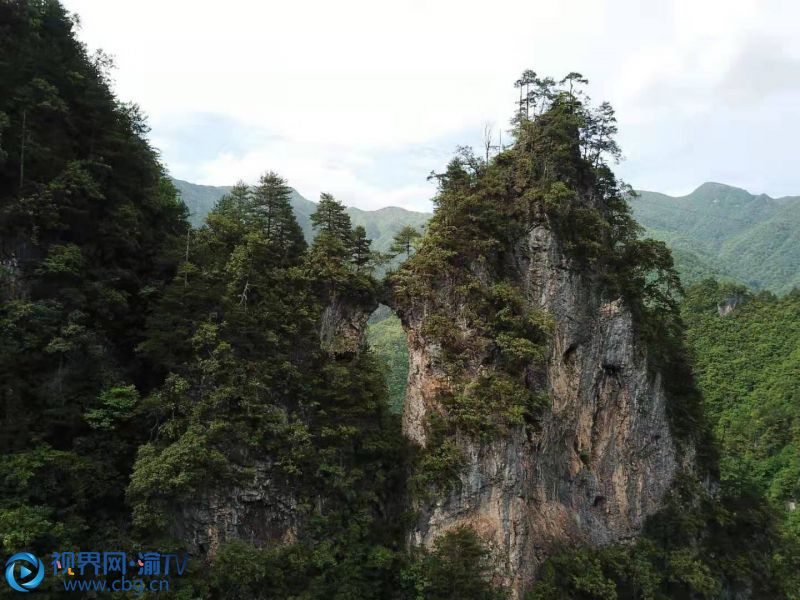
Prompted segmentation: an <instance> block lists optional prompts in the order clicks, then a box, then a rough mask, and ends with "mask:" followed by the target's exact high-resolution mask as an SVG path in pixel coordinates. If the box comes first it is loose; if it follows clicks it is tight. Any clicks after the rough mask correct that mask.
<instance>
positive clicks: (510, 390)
mask: <svg viewBox="0 0 800 600" xmlns="http://www.w3.org/2000/svg"><path fill="white" fill-rule="evenodd" d="M75 29H76V23H75V20H74V18H73V17H71V16H70V15H69V14H67V13H66V12H65V10H64V8H63V7H62V6H61V5H60V4H59V2H58V1H57V0H14V1H6V2H0V134H1V135H2V137H0V260H2V263H1V267H0V397H2V406H1V407H0V411H2V412H0V448H2V454H1V455H0V553H2V556H3V559H4V560H5V559H6V558H5V557H7V556H11V555H13V554H15V553H17V552H20V551H25V552H32V553H34V554H36V555H37V556H39V557H41V558H42V559H45V558H46V559H47V561H46V562H48V563H49V562H50V560H49V558H50V556H51V555H52V554H53V553H54V552H70V551H74V552H90V553H103V552H106V551H111V552H115V551H124V552H127V553H130V555H131V556H133V555H135V553H137V552H160V553H171V552H178V553H183V552H188V553H189V555H190V558H189V563H188V570H187V571H186V572H185V573H184V574H183V575H182V576H181V577H178V576H173V577H172V579H171V580H170V583H171V584H172V586H171V588H170V591H169V594H165V597H176V598H234V599H236V598H240V599H248V600H250V599H255V598H269V599H287V598H296V599H300V598H302V599H304V600H315V599H319V600H322V599H326V600H327V599H329V598H340V599H351V598H352V599H365V600H369V599H376V600H377V599H394V600H428V599H429V600H456V599H458V600H473V599H474V600H494V599H497V600H500V599H502V598H513V599H514V600H522V599H523V598H524V599H525V600H528V599H530V598H535V599H542V600H544V599H553V600H555V599H559V600H560V599H563V598H575V599H585V598H605V599H609V600H610V599H614V598H686V599H689V598H692V599H693V598H748V597H752V598H797V597H798V593H797V590H798V589H800V584H799V583H798V575H797V574H798V572H800V547H798V544H797V541H798V540H797V525H796V517H795V516H794V514H793V513H792V514H789V513H790V512H791V511H789V512H787V511H788V510H789V507H790V506H791V503H792V502H793V501H795V500H796V497H797V495H798V493H800V490H798V487H797V477H798V469H800V463H798V460H797V437H798V436H797V431H796V429H797V428H796V426H795V425H796V424H795V421H796V418H797V411H796V408H797V401H798V399H797V397H796V390H797V387H796V382H797V380H798V373H797V372H796V371H797V369H796V367H797V358H798V357H797V356H796V354H797V352H796V343H797V335H796V334H797V332H798V331H799V330H798V327H797V322H798V314H797V294H796V293H794V294H789V295H787V296H786V297H785V298H783V299H777V298H776V297H773V296H770V295H768V294H758V295H753V294H751V293H749V292H747V291H746V290H743V289H739V288H732V287H725V286H720V285H719V284H717V283H714V282H706V283H704V284H702V286H700V287H698V288H692V289H691V290H690V291H689V293H688V295H687V300H686V302H685V303H684V305H683V309H682V312H681V304H680V297H679V290H680V285H679V280H678V276H677V274H676V272H675V270H674V268H673V262H672V258H671V254H670V252H669V250H668V248H667V247H666V245H665V244H664V243H662V242H659V241H656V240H652V239H646V238H642V237H640V235H639V227H638V226H637V224H636V222H635V221H634V219H633V218H632V215H631V212H630V208H629V206H628V204H627V202H626V190H625V189H624V187H623V186H622V185H621V184H620V183H619V182H618V181H617V179H616V178H615V176H614V174H613V172H612V171H611V169H610V167H609V164H608V163H609V162H610V160H609V159H612V158H615V157H618V156H619V148H618V147H617V145H616V143H615V142H614V134H615V133H616V125H615V117H614V112H613V109H612V108H611V107H610V106H609V105H608V104H605V103H604V104H601V105H599V106H593V105H591V104H590V103H589V102H588V99H587V97H586V96H585V94H584V93H583V91H582V90H583V87H584V85H585V84H586V83H587V82H586V80H585V79H584V78H583V77H582V76H581V75H580V74H577V73H570V74H568V75H567V76H566V77H564V78H563V79H562V80H561V81H560V82H556V81H555V80H554V79H552V78H549V77H546V78H540V77H538V76H537V75H536V73H533V72H532V71H526V72H525V73H523V75H522V77H521V78H520V79H519V80H518V81H517V82H516V87H517V88H518V92H519V96H520V101H519V104H518V106H517V110H516V114H515V118H514V130H515V136H514V138H515V140H516V142H515V143H514V145H513V146H510V147H505V148H503V149H502V151H500V152H498V153H496V154H494V155H492V156H487V157H485V158H481V157H477V156H475V155H474V154H472V153H471V152H469V151H468V150H461V151H459V152H458V154H457V155H456V156H455V157H454V159H453V160H452V161H451V162H450V163H449V164H448V165H446V166H445V168H444V170H443V172H441V173H438V174H435V175H434V176H435V178H436V180H437V182H438V184H439V186H438V193H437V195H436V196H435V198H434V204H435V207H436V210H435V213H434V214H433V216H430V215H425V214H421V213H409V212H408V211H402V210H400V209H384V210H382V211H357V210H354V209H350V210H347V209H345V207H344V206H343V205H342V203H340V202H339V201H338V200H337V199H335V198H334V197H333V196H331V195H330V194H322V195H321V197H320V199H319V202H316V203H314V202H309V201H307V200H305V199H302V197H300V196H299V195H298V194H297V193H296V192H295V191H294V190H293V189H292V188H290V187H289V185H288V183H287V182H286V181H285V180H284V179H283V178H282V177H281V176H280V175H279V174H276V173H274V172H271V171H268V170H265V173H264V175H263V176H261V177H260V178H259V180H258V181H257V182H255V183H254V184H253V185H244V184H237V185H235V186H232V187H231V188H226V189H225V190H223V193H222V194H218V190H217V189H216V188H212V189H207V188H197V187H195V186H188V187H187V184H183V183H182V182H175V185H178V186H183V192H182V195H183V198H184V199H185V201H186V203H187V204H189V205H190V207H189V209H187V206H186V204H184V203H183V202H181V200H180V195H179V194H178V191H177V190H176V187H175V185H173V182H172V181H171V180H170V179H169V178H168V177H167V176H166V175H165V172H164V168H163V167H162V165H161V164H160V163H159V161H158V156H157V153H156V152H155V151H154V150H153V149H152V148H151V147H150V146H149V144H148V142H147V136H146V134H147V125H146V123H145V121H144V119H143V118H142V116H141V114H140V113H139V111H138V110H137V109H136V107H135V106H134V105H127V104H123V103H121V102H120V101H119V100H118V99H117V98H116V97H115V96H114V94H113V93H112V91H111V89H110V86H109V81H108V77H107V75H106V67H107V66H108V61H107V59H106V58H105V57H104V56H103V55H102V54H98V55H96V56H93V57H90V56H89V55H87V52H86V49H85V47H84V46H83V45H82V44H81V43H80V42H79V41H78V40H77V39H76V35H75ZM737 202H738V200H737ZM778 204H780V205H781V206H784V207H790V206H793V202H792V201H788V200H787V201H786V202H783V203H778ZM764 210H765V211H766V209H764ZM770 210H772V209H770ZM191 211H195V213H196V214H195V215H194V217H193V223H194V225H195V226H194V227H192V226H191V224H190V222H189V213H190V212H191ZM201 213H202V217H201ZM780 214H781V213H779V212H774V213H773V214H771V216H770V215H766V213H765V215H764V219H763V220H762V221H761V224H767V223H770V222H772V220H773V219H777V218H778V217H779V215H780ZM426 221H428V226H427V227H426V228H425V232H424V234H423V235H422V236H420V235H419V229H421V225H422V224H423V223H424V222H426ZM744 233H745V232H744V230H742V231H738V230H737V233H736V235H739V234H743V235H744ZM698 235H700V234H699V233H698ZM703 235H705V236H707V237H710V238H711V237H713V239H714V240H716V241H715V242H714V243H715V244H719V245H720V247H723V246H724V245H725V243H726V242H725V241H724V240H723V238H725V236H726V235H727V233H725V232H721V231H720V232H715V230H710V231H706V232H705V233H703ZM371 241H374V243H372V242H371ZM378 250H380V252H379V251H378ZM386 252H389V253H391V254H392V255H394V256H395V257H400V258H402V259H403V260H404V262H403V264H402V266H399V267H398V268H395V269H393V270H392V271H390V272H389V273H388V275H387V276H386V277H384V278H382V279H380V278H379V277H378V274H379V273H380V265H382V264H384V262H385V259H386V257H385V256H383V255H384V254H385V253H386ZM380 302H383V303H384V304H386V305H390V306H392V308H393V310H394V311H395V312H396V314H397V315H398V316H396V317H394V319H395V321H394V322H395V323H396V322H397V321H396V319H398V317H399V319H400V320H401V321H402V327H403V328H404V330H405V333H406V334H407V338H408V340H409V341H410V343H409V345H408V348H404V347H402V345H397V344H396V343H395V342H396V339H383V340H381V337H380V336H374V337H373V339H375V340H376V345H378V346H381V344H382V345H383V347H384V351H385V352H393V353H395V354H397V353H401V352H403V351H404V350H405V351H406V353H407V357H408V362H407V363H406V364H410V365H411V367H412V369H411V370H410V373H411V377H410V379H409V382H410V386H409V389H408V390H407V392H406V394H405V402H403V403H402V404H403V409H402V410H403V415H402V421H401V418H400V417H399V416H398V415H397V414H396V412H397V409H399V408H400V406H399V405H400V404H401V402H400V398H399V394H398V392H397V388H398V387H399V386H400V385H402V381H400V380H399V379H398V378H396V377H395V378H394V379H392V378H391V377H390V378H389V379H388V385H389V387H391V390H387V378H386V373H385V370H384V369H383V368H382V366H381V364H380V361H379V360H377V358H376V354H375V352H374V350H373V349H372V348H371V347H370V345H369V343H368V340H367V336H366V328H367V320H368V318H369V316H370V315H371V314H373V313H374V311H375V310H376V308H377V307H378V306H379V303H380ZM720 303H721V304H720ZM382 310H383V311H384V312H386V313H387V314H388V311H389V309H387V308H383V309H382ZM723 315H724V316H723ZM684 321H685V322H686V323H688V324H689V329H688V330H686V329H684V325H683V323H684ZM391 322H392V321H391V320H390V319H384V320H383V321H382V323H391ZM687 341H688V342H689V347H688V349H687V346H686V342H687ZM737 345H740V346H741V348H739V349H737V350H736V351H735V352H734V351H731V347H735V346H737ZM692 361H694V363H695V364H696V365H697V385H696V383H695V376H694V375H693V373H692V372H691V371H690V366H691V364H692ZM398 364H399V363H398ZM389 391H392V392H393V393H394V395H393V396H392V401H393V402H394V403H395V406H394V408H395V411H394V412H392V410H390V404H389V398H390V396H389ZM701 392H702V394H701ZM703 394H704V395H703ZM749 421H753V423H752V424H751V423H750V422H749ZM713 432H716V437H714V436H713V435H712V433H713ZM54 562H55V561H54ZM129 564H130V566H131V570H133V569H135V568H136V567H135V564H136V563H135V562H131V563H129ZM13 568H14V565H11V567H7V572H9V570H10V569H13ZM53 570H55V571H57V572H56V573H53ZM78 570H79V571H80V575H81V576H83V575H84V573H83V570H82V569H78ZM72 571H73V570H72V568H71V567H70V565H60V564H58V563H57V562H55V564H52V565H51V564H48V568H47V575H46V576H45V577H44V579H43V581H42V583H41V585H40V586H39V587H37V589H36V592H37V593H39V595H40V596H41V597H54V598H56V597H61V595H62V594H63V591H64V590H63V585H62V584H63V583H64V582H65V581H72V580H74V578H75V577H76V574H75V573H74V572H72ZM11 573H12V575H13V574H14V571H11ZM16 573H17V574H18V575H19V577H27V576H30V575H31V573H30V572H22V571H20V570H19V569H18V570H17V571H16ZM129 574H131V575H133V573H132V572H131V571H129ZM95 575H96V578H97V580H104V581H105V580H106V579H108V580H111V579H112V578H113V576H114V573H111V574H99V573H97V572H96V573H95ZM173 575H174V574H173ZM133 576H135V575H133ZM0 589H2V592H0V594H3V595H5V594H7V593H11V594H14V593H16V592H13V591H11V588H6V587H4V586H0ZM98 597H102V594H98Z"/></svg>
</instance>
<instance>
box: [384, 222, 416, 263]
mask: <svg viewBox="0 0 800 600" xmlns="http://www.w3.org/2000/svg"><path fill="white" fill-rule="evenodd" d="M420 237H421V234H420V232H419V231H418V230H417V228H416V227H412V226H411V225H406V226H405V227H403V228H402V229H401V230H400V231H398V232H397V233H396V234H394V238H393V240H392V245H391V247H390V248H389V250H390V251H391V252H393V253H394V255H395V256H397V255H398V254H402V253H405V255H406V259H409V258H411V251H412V250H413V248H414V242H416V241H417V240H418V239H419V238H420Z"/></svg>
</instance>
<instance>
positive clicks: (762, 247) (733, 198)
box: [631, 183, 800, 294]
mask: <svg viewBox="0 0 800 600" xmlns="http://www.w3.org/2000/svg"><path fill="white" fill-rule="evenodd" d="M631 207H632V209H633V214H634V216H635V217H636V219H637V220H638V221H639V222H640V223H641V224H642V225H644V226H645V227H646V228H647V233H648V235H651V236H653V237H654V238H656V239H660V240H663V241H665V242H667V244H668V245H669V246H670V248H672V250H673V253H674V254H675V256H676V263H677V265H678V269H679V271H681V275H682V276H683V279H684V281H685V283H696V282H698V281H700V280H701V279H703V278H705V277H708V276H715V277H718V278H723V279H730V280H735V281H738V282H741V283H745V284H746V285H748V286H749V287H752V288H754V289H767V290H771V291H773V292H775V293H778V294H782V293H786V292H788V291H790V290H791V289H792V288H793V287H795V286H798V285H800V197H786V198H778V199H773V198H770V197H769V196H766V195H764V194H761V195H758V196H754V195H752V194H750V193H749V192H746V191H745V190H742V189H739V188H735V187H731V186H727V185H723V184H720V183H704V184H703V185H701V186H700V187H698V188H697V189H696V190H695V191H693V192H692V193H691V194H689V195H687V196H681V197H677V198H674V197H671V196H667V195H665V194H659V193H656V192H645V191H640V192H638V197H636V198H633V199H632V200H631Z"/></svg>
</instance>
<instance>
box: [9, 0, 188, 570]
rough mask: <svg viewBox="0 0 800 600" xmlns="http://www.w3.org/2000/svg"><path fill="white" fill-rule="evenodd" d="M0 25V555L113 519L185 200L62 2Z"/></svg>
mask: <svg viewBox="0 0 800 600" xmlns="http://www.w3.org/2000/svg"><path fill="white" fill-rule="evenodd" d="M0 23H2V27H1V28H0V29H2V34H1V35H0V55H2V57H3V58H2V60H0V129H2V150H0V158H2V160H0V260H2V265H3V268H2V270H0V279H1V280H2V282H1V286H0V287H1V289H0V303H1V304H0V389H1V390H2V392H0V395H1V396H2V406H3V408H2V417H1V418H0V449H2V453H3V460H4V462H5V464H4V467H3V471H2V472H3V474H4V475H3V477H4V482H3V484H2V491H1V492H0V515H1V516H0V520H2V525H0V530H2V531H3V532H5V534H6V535H5V538H4V542H3V543H4V544H5V545H4V547H3V553H4V554H6V553H10V552H12V551H17V550H20V549H22V548H23V547H24V548H25V549H27V550H30V551H34V552H42V553H44V552H50V551H52V550H53V548H56V547H62V546H69V545H73V546H76V547H90V546H95V547H99V546H101V545H102V543H101V542H106V543H107V540H116V539H119V538H120V537H121V536H122V534H121V532H122V531H124V529H125V527H126V522H127V516H126V512H127V511H126V509H125V507H124V495H123V490H124V487H125V480H126V479H127V476H128V474H129V472H130V464H131V462H132V458H133V455H134V453H135V451H136V447H137V445H138V444H139V443H140V442H141V441H142V440H143V439H144V437H145V436H146V431H145V430H144V429H143V428H142V427H141V424H140V423H137V422H136V421H135V419H133V418H132V415H133V412H134V411H135V409H136V404H137V401H138V397H139V393H140V392H142V393H147V392H148V391H149V389H150V388H151V387H152V386H153V385H154V384H155V382H156V380H157V376H156V375H155V373H156V372H157V371H158V368H157V367H155V366H154V365H152V364H150V363H145V362H143V361H142V360H141V358H140V357H139V356H137V355H136V353H135V347H136V346H137V344H139V343H140V342H141V341H142V340H143V330H144V325H145V321H146V318H147V315H148V314H149V313H150V312H151V311H152V310H153V308H154V306H155V303H156V301H157V299H158V297H159V295H160V293H161V290H162V289H163V287H164V285H165V284H166V282H167V281H168V280H169V279H171V277H172V275H173V272H174V269H175V265H176V262H177V256H178V253H179V251H180V247H181V240H182V239H183V237H184V235H185V233H186V230H187V228H188V224H187V223H186V221H185V208H184V207H183V205H182V204H181V203H180V201H178V200H177V199H176V196H175V191H174V189H173V188H172V186H171V185H170V184H169V183H168V181H167V180H166V178H165V176H164V173H163V169H162V167H161V165H160V164H159V162H158V160H157V155H156V152H155V151H154V150H153V149H152V148H151V147H150V145H149V143H148V141H147V139H146V137H145V134H146V131H147V127H146V124H145V122H144V120H143V118H142V116H141V114H140V112H139V111H138V109H137V108H136V107H135V106H132V105H123V104H121V103H120V102H119V101H118V100H117V99H116V98H115V97H114V95H113V93H112V91H111V89H110V87H109V82H108V80H107V78H106V76H105V74H104V67H103V61H102V60H100V58H98V57H97V56H96V57H89V56H88V55H87V54H86V50H85V47H84V46H83V45H82V44H81V43H80V42H78V41H77V40H76V39H75V35H74V29H75V22H74V21H73V19H72V17H70V16H69V15H68V14H67V12H66V11H65V10H64V8H63V7H62V6H61V5H60V4H59V3H58V2H55V1H50V0H22V1H19V2H4V3H2V4H0ZM19 474H24V477H23V478H20V477H18V475H19Z"/></svg>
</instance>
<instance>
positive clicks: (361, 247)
mask: <svg viewBox="0 0 800 600" xmlns="http://www.w3.org/2000/svg"><path fill="white" fill-rule="evenodd" d="M371 244H372V240H370V239H368V238H367V230H366V229H364V226H363V225H358V226H357V227H356V228H355V229H353V264H354V265H355V266H356V270H357V271H361V270H363V269H364V268H365V267H366V266H367V265H369V264H370V262H371V261H372V260H373V253H372V250H371V249H370V245H371Z"/></svg>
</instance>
